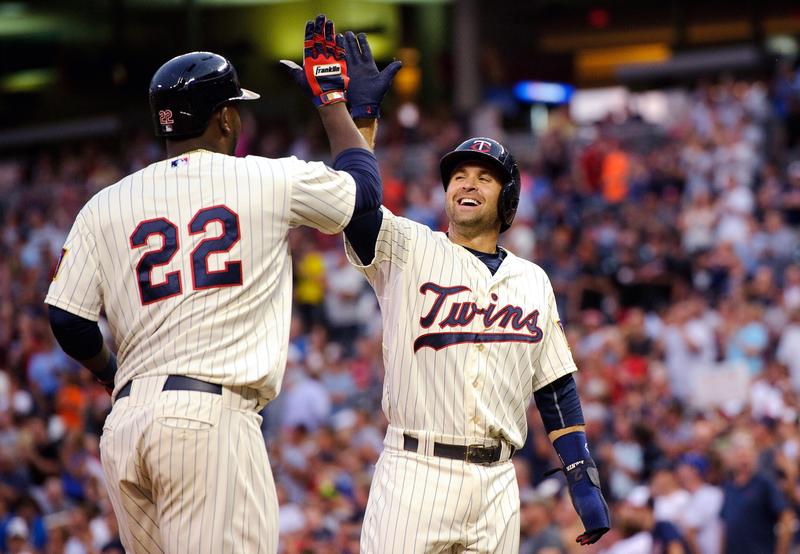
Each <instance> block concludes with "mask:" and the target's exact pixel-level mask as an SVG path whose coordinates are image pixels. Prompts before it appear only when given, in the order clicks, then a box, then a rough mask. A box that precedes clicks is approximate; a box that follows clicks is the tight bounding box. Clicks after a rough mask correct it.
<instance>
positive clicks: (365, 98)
mask: <svg viewBox="0 0 800 554" xmlns="http://www.w3.org/2000/svg"><path fill="white" fill-rule="evenodd" d="M344 49H345V53H346V55H347V67H348V71H349V73H350V85H349V86H348V89H347V103H348V104H349V105H350V115H352V116H353V119H357V118H371V119H377V118H378V117H380V106H381V100H383V97H384V95H385V94H386V91H387V90H389V86H390V85H391V84H392V79H394V76H395V75H396V74H397V72H398V71H400V67H401V66H402V65H403V64H402V62H399V61H393V62H392V63H390V64H389V65H387V66H386V67H384V68H383V71H378V66H377V65H376V64H375V58H373V57H372V49H370V47H369V43H368V42H367V35H365V34H364V33H359V34H358V36H356V35H354V34H353V33H352V32H351V31H347V32H346V33H345V34H344Z"/></svg>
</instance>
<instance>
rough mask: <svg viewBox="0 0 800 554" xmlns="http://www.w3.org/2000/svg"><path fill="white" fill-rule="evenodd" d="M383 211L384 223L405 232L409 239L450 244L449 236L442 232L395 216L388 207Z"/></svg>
mask: <svg viewBox="0 0 800 554" xmlns="http://www.w3.org/2000/svg"><path fill="white" fill-rule="evenodd" d="M381 211H382V212H383V220H384V221H386V222H387V223H388V224H389V225H392V226H394V227H395V228H397V229H399V230H401V231H402V232H404V234H406V235H407V236H409V237H411V236H416V237H423V238H426V239H431V240H435V241H442V242H446V243H449V242H450V241H449V240H448V239H447V235H445V234H444V233H442V232H441V231H435V230H433V229H431V228H430V227H428V226H427V225H424V224H422V223H419V222H418V221H414V220H413V219H409V218H407V217H403V216H399V215H395V214H394V213H393V212H392V211H391V210H390V209H389V208H387V207H386V206H381Z"/></svg>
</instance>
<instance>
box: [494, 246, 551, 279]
mask: <svg viewBox="0 0 800 554" xmlns="http://www.w3.org/2000/svg"><path fill="white" fill-rule="evenodd" d="M502 248H503V250H504V251H505V253H506V259H505V261H504V262H503V263H508V264H513V265H515V266H516V267H518V268H519V270H520V271H522V272H524V273H526V274H527V275H530V276H531V277H533V278H535V279H540V280H543V281H549V280H550V278H549V277H548V276H547V272H546V271H545V270H544V269H543V268H542V266H540V265H539V264H537V263H536V262H533V261H531V260H527V259H525V258H522V257H520V256H517V255H516V254H514V253H513V252H512V251H511V250H509V249H508V248H506V247H505V246H503V247H502Z"/></svg>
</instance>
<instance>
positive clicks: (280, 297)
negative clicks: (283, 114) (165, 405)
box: [45, 150, 355, 400]
mask: <svg viewBox="0 0 800 554" xmlns="http://www.w3.org/2000/svg"><path fill="white" fill-rule="evenodd" d="M354 204H355V182H354V181H353V178H352V177H351V176H350V175H349V174H347V173H345V172H338V171H334V170H332V169H330V168H328V167H327V166H325V165H324V164H323V163H320V162H310V163H307V162H304V161H301V160H298V159H297V158H294V157H291V158H283V159H277V160H273V159H267V158H262V157H257V156H248V157H246V158H235V157H232V156H226V155H224V154H218V153H212V152H208V151H204V150H196V151H193V152H190V153H187V154H183V155H181V156H177V157H175V158H170V159H168V160H164V161H161V162H157V163H154V164H152V165H150V166H148V167H146V168H144V169H142V170H141V171H138V172H136V173H134V174H132V175H129V176H128V177H126V178H124V179H122V180H121V181H119V182H118V183H116V184H114V185H112V186H110V187H107V188H105V189H104V190H102V191H100V192H99V193H98V194H97V195H95V196H94V197H93V198H92V199H91V200H89V202H87V204H86V205H85V206H84V207H83V209H82V210H81V211H80V213H79V214H78V216H77V218H76V220H75V223H74V225H73V227H72V230H71V231H70V233H69V236H68V237H67V240H66V243H65V245H64V253H63V254H62V259H61V261H60V263H59V266H58V268H57V271H56V275H55V277H54V280H53V282H52V284H51V286H50V291H49V293H48V295H47V298H46V299H45V302H47V303H48V304H52V305H54V306H57V307H59V308H62V309H64V310H67V311H69V312H71V313H74V314H76V315H79V316H81V317H84V318H87V319H90V320H94V321H96V320H97V319H98V316H99V314H100V310H101V307H104V308H105V312H106V317H107V318H108V322H109V326H110V328H111V331H112V333H113V337H114V340H115V342H116V344H117V346H118V362H119V370H118V372H117V377H116V388H117V389H118V388H119V387H121V386H122V385H123V384H125V383H126V382H127V381H128V380H130V379H131V378H134V377H140V376H147V377H152V376H156V375H167V374H176V373H177V374H182V375H187V376H190V377H195V378H198V379H203V380H205V381H209V382H214V383H219V384H224V385H247V386H250V387H253V388H255V389H258V391H259V392H260V394H261V395H262V397H263V398H265V399H267V400H271V399H272V398H274V397H275V395H276V394H277V393H278V391H279V390H280V383H281V379H282V377H283V372H284V369H285V363H286V354H287V341H288V330H289V320H290V313H291V301H292V300H291V290H292V282H291V280H292V274H291V271H292V270H291V261H290V258H289V249H288V244H287V233H288V231H289V228H290V227H294V226H298V225H307V226H310V227H314V228H317V229H319V230H320V231H322V232H325V233H329V234H333V233H337V232H340V231H341V230H342V229H343V228H344V227H345V225H347V223H348V222H349V221H350V217H351V216H352V212H353V207H354Z"/></svg>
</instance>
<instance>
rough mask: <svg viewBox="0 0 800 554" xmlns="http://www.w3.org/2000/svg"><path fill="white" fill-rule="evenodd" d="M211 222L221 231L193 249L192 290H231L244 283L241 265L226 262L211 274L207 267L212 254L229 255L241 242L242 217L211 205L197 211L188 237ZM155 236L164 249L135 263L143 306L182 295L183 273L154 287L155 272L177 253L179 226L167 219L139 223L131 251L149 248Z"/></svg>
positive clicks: (132, 238) (173, 274)
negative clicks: (219, 288)
mask: <svg viewBox="0 0 800 554" xmlns="http://www.w3.org/2000/svg"><path fill="white" fill-rule="evenodd" d="M212 221H218V222H219V223H220V224H221V226H222V232H221V233H220V234H219V235H217V236H213V237H206V238H204V239H203V240H201V241H200V243H199V244H198V245H197V246H196V247H195V249H194V250H192V253H191V257H192V264H191V268H192V288H193V289H194V290H202V289H211V288H217V287H232V286H237V285H241V284H242V262H240V261H227V262H225V269H220V270H216V271H212V270H210V269H209V268H208V257H209V256H210V255H211V254H217V253H221V252H229V251H230V249H231V248H233V245H234V244H236V243H237V242H239V235H240V232H239V216H238V215H236V212H234V211H233V210H231V209H230V208H228V207H227V206H212V207H210V208H203V209H202V210H200V211H198V212H197V213H196V214H195V215H194V217H193V218H192V220H191V221H190V222H189V234H190V235H197V234H200V233H205V232H206V227H207V226H208V224H209V223H211V222H212ZM153 235H160V236H161V240H162V245H161V248H159V249H157V250H150V251H149V252H145V253H144V254H143V255H142V257H141V258H140V259H139V263H138V264H136V277H137V283H138V285H139V297H140V298H141V300H142V304H143V305H147V304H152V303H153V302H158V301H159V300H164V299H165V298H169V297H171V296H177V295H179V294H181V293H182V292H183V285H182V282H181V272H180V271H172V272H170V273H167V274H166V275H165V276H164V277H165V279H166V280H165V281H164V282H163V283H160V284H153V281H152V278H153V269H154V268H156V267H158V266H162V265H166V264H168V263H170V262H171V261H172V258H174V257H175V254H177V253H178V248H179V244H178V227H177V226H176V225H175V224H174V223H172V222H171V221H170V220H168V219H167V218H165V217H158V218H155V219H147V220H145V221H141V222H139V225H137V226H136V229H135V230H134V231H133V234H132V235H131V248H133V249H138V248H141V247H143V246H146V245H147V241H148V239H149V238H150V237H151V236H153Z"/></svg>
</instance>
